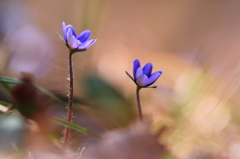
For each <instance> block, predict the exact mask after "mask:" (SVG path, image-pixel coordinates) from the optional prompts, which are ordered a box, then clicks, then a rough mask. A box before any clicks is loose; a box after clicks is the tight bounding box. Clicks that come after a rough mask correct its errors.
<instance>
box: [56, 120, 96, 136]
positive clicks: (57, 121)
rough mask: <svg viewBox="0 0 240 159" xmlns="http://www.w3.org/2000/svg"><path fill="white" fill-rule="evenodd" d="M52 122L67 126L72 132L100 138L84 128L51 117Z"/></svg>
mask: <svg viewBox="0 0 240 159" xmlns="http://www.w3.org/2000/svg"><path fill="white" fill-rule="evenodd" d="M52 120H53V121H54V122H56V123H58V124H60V125H64V126H68V127H69V128H71V129H73V130H76V131H78V132H81V133H83V134H87V135H90V136H95V137H100V136H99V135H97V134H95V133H93V132H91V131H89V130H88V129H87V128H84V127H82V126H79V125H77V124H74V123H70V122H67V121H66V120H62V119H59V118H56V117H53V118H52Z"/></svg>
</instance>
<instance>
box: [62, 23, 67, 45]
mask: <svg viewBox="0 0 240 159" xmlns="http://www.w3.org/2000/svg"><path fill="white" fill-rule="evenodd" d="M62 34H63V38H64V40H65V41H66V40H67V35H66V34H67V33H66V24H65V23H64V22H62Z"/></svg>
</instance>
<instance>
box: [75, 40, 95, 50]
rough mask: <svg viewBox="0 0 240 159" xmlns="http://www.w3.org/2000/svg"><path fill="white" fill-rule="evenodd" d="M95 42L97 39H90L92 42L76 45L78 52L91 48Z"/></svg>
mask: <svg viewBox="0 0 240 159" xmlns="http://www.w3.org/2000/svg"><path fill="white" fill-rule="evenodd" d="M96 41H97V39H92V40H88V41H86V42H84V43H81V44H79V45H78V49H80V50H82V49H87V48H89V47H90V46H92V45H93V44H94V43H95V42H96Z"/></svg>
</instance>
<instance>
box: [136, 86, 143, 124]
mask: <svg viewBox="0 0 240 159" xmlns="http://www.w3.org/2000/svg"><path fill="white" fill-rule="evenodd" d="M140 89H141V87H138V86H137V89H136V97H137V108H138V115H139V119H140V120H141V121H142V120H143V115H142V108H141V101H140V96H139V91H140Z"/></svg>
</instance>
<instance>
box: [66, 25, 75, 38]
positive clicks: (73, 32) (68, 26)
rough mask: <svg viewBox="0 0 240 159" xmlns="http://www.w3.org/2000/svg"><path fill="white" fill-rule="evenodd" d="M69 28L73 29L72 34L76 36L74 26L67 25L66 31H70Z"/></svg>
mask: <svg viewBox="0 0 240 159" xmlns="http://www.w3.org/2000/svg"><path fill="white" fill-rule="evenodd" d="M68 30H71V31H72V34H73V35H74V36H76V32H75V30H74V27H73V26H72V25H67V26H66V32H68Z"/></svg>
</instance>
